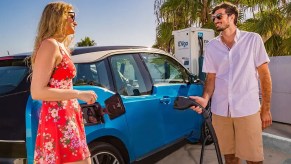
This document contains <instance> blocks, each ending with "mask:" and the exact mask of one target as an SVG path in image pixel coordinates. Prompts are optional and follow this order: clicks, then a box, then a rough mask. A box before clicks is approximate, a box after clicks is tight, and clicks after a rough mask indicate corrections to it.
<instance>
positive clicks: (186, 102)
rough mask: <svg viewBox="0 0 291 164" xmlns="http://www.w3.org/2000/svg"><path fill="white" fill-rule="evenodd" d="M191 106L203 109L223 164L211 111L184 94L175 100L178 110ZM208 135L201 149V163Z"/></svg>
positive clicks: (218, 156)
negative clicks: (210, 114)
mask: <svg viewBox="0 0 291 164" xmlns="http://www.w3.org/2000/svg"><path fill="white" fill-rule="evenodd" d="M191 106H195V107H197V106H198V107H200V108H201V109H202V115H203V117H204V119H205V123H206V126H207V127H208V129H209V132H210V135H211V137H212V140H213V143H214V146H215V151H216V156H217V160H218V163H219V164H222V158H221V153H220V149H219V145H218V140H217V137H216V134H215V130H214V128H213V125H212V122H211V117H210V116H209V113H208V112H207V111H206V109H205V108H204V107H202V106H201V105H200V104H199V103H197V102H196V101H195V100H193V99H190V98H189V97H184V96H178V97H177V98H176V100H175V102H174V108H175V109H178V110H186V109H189V108H190V107H191ZM208 137H210V136H207V137H206V138H204V141H203V143H202V149H201V156H200V164H202V163H203V157H204V147H205V144H206V141H207V139H208Z"/></svg>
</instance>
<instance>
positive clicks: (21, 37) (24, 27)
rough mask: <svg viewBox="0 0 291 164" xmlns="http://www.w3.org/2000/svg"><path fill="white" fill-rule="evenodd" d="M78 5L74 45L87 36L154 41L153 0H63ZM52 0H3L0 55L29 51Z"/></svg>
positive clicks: (114, 41) (110, 41)
mask: <svg viewBox="0 0 291 164" xmlns="http://www.w3.org/2000/svg"><path fill="white" fill-rule="evenodd" d="M64 1H65V2H68V3H71V4H72V5H73V6H74V7H75V11H76V20H77V22H78V26H77V28H76V34H75V39H74V44H75V43H76V42H78V41H80V40H81V39H82V38H84V37H85V36H88V37H90V38H91V39H93V40H95V42H96V43H97V45H98V46H106V45H141V46H152V45H153V44H154V42H155V34H156V33H155V28H156V19H155V15H154V0H64ZM49 2H52V1H49V0H0V22H1V23H0V56H3V55H7V51H9V53H10V54H16V53H22V52H29V51H31V50H32V48H33V43H34V38H35V36H36V29H37V25H38V22H39V19H40V16H41V13H42V10H43V8H44V7H45V5H46V4H47V3H49Z"/></svg>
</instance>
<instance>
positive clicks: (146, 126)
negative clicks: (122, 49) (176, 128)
mask: <svg viewBox="0 0 291 164" xmlns="http://www.w3.org/2000/svg"><path fill="white" fill-rule="evenodd" d="M109 63H110V66H111V71H112V76H113V79H114V85H115V90H116V92H117V93H119V94H120V95H121V98H122V101H123V103H124V106H125V110H126V119H127V123H128V128H129V133H130V134H129V136H130V145H131V147H132V149H133V150H134V151H135V156H136V158H137V159H139V158H142V157H143V156H146V155H148V154H151V153H152V152H154V151H155V150H157V149H158V148H160V147H161V146H162V145H163V144H164V122H163V121H162V120H163V117H162V114H161V110H160V108H161V106H162V105H163V104H160V103H159V100H158V99H157V97H156V96H155V95H152V94H151V92H152V84H151V81H150V76H149V73H148V72H146V69H145V67H144V65H143V63H142V62H141V59H140V57H139V55H138V54H119V55H114V56H111V57H110V58H109Z"/></svg>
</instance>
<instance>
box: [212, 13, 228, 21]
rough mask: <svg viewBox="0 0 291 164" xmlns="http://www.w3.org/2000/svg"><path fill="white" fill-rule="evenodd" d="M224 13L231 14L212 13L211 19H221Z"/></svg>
mask: <svg viewBox="0 0 291 164" xmlns="http://www.w3.org/2000/svg"><path fill="white" fill-rule="evenodd" d="M223 15H229V14H228V13H225V14H222V13H219V14H216V15H212V16H211V19H212V21H213V22H214V21H215V18H217V19H218V20H220V19H222V16H223Z"/></svg>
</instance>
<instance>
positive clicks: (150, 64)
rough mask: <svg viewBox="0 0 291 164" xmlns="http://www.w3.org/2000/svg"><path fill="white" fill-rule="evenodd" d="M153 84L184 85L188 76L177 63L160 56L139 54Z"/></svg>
mask: <svg viewBox="0 0 291 164" xmlns="http://www.w3.org/2000/svg"><path fill="white" fill-rule="evenodd" d="M141 56H142V58H143V61H144V62H145V63H146V66H147V68H148V70H149V72H150V75H151V77H152V81H153V83H154V84H162V83H186V82H188V76H189V75H188V74H187V71H186V69H185V68H184V67H183V66H181V64H180V63H179V62H177V61H176V60H174V59H172V58H171V57H169V56H166V55H162V54H149V53H142V54H141Z"/></svg>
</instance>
